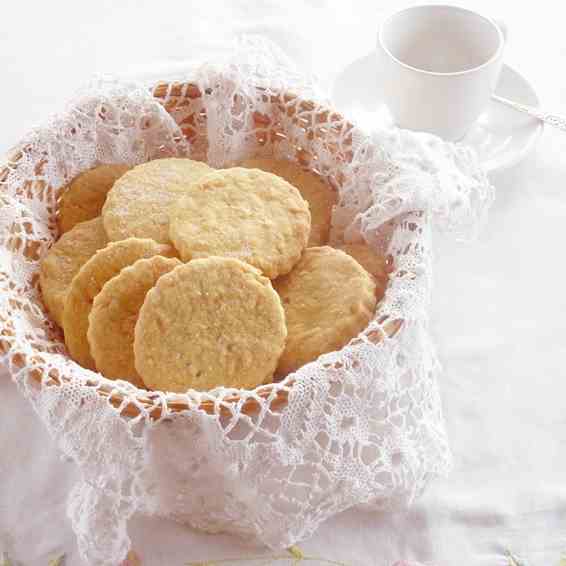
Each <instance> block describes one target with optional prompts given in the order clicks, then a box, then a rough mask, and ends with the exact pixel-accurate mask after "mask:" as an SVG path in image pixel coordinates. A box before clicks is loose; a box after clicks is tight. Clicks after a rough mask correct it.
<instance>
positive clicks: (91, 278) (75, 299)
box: [63, 238, 174, 369]
mask: <svg viewBox="0 0 566 566" xmlns="http://www.w3.org/2000/svg"><path fill="white" fill-rule="evenodd" d="M154 255H165V256H172V255H174V250H173V248H172V247H171V246H169V245H167V244H158V243H157V242H154V241H153V240H149V239H144V238H128V239H127V240H121V241H120V242H111V243H110V244H108V245H107V246H106V247H105V248H103V249H101V250H98V252H96V253H95V254H94V255H93V256H92V257H91V258H90V259H89V260H88V261H87V262H86V263H85V264H84V265H83V266H82V267H81V269H80V270H79V272H78V273H77V274H76V275H75V277H73V280H72V281H71V285H70V286H69V291H68V293H67V297H66V299H65V309H64V311H63V330H64V331H65V344H66V345H67V349H68V350H69V353H70V354H71V357H72V358H73V359H74V360H75V361H76V362H78V363H79V364H81V365H82V366H83V367H86V368H89V369H94V368H95V365H94V360H93V359H92V356H91V354H90V348H89V345H88V340H87V337H86V335H87V330H88V317H89V314H90V311H91V308H92V302H93V300H94V298H95V297H96V295H98V293H99V292H100V290H101V289H102V287H103V286H104V284H105V283H106V282H107V281H109V280H110V279H112V277H114V276H115V275H118V273H120V271H121V270H122V269H123V268H124V267H126V266H127V265H131V264H132V263H134V262H136V261H137V260H138V259H141V258H145V257H152V256H154Z"/></svg>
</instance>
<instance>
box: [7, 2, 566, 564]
mask: <svg viewBox="0 0 566 566" xmlns="http://www.w3.org/2000/svg"><path fill="white" fill-rule="evenodd" d="M404 4H405V3H401V2H391V1H389V2H381V3H379V11H382V10H383V9H388V8H392V7H401V6H403V5H404ZM561 4H563V3H561V2H556V1H554V0H539V1H538V2H536V3H535V2H514V3H512V4H511V3H510V2H507V1H506V0H490V1H488V0H484V1H477V2H469V3H467V5H468V6H472V7H478V8H480V9H483V10H485V11H486V12H489V13H491V14H493V15H497V16H503V17H504V18H505V19H506V21H507V23H508V26H509V29H510V39H509V43H508V49H507V61H508V62H509V63H510V64H511V65H513V66H514V67H515V68H517V69H518V70H520V71H521V72H522V73H524V74H525V76H527V77H528V78H529V79H530V80H531V81H532V82H533V84H534V85H535V87H536V89H537V90H538V92H539V95H540V97H541V99H542V101H543V104H544V105H545V106H548V107H549V108H552V109H554V110H555V111H561V112H562V113H563V114H566V77H565V74H564V68H565V67H566V42H565V41H564V30H563V25H564V24H563V21H564V16H565V15H566V10H565V9H564V7H561V6H560V5H561ZM353 5H355V7H353ZM55 6H57V7H55ZM378 17H379V16H378V3H376V2H369V1H367V2H356V3H350V2H341V3H338V2H331V1H330V0H326V1H324V0H321V1H316V0H311V1H309V2H306V1H305V2H285V3H281V2H277V1H276V0H270V1H263V2H260V1H257V2H256V1H254V2H250V1H248V2H244V1H237V2H217V1H213V0H207V1H206V2H198V3H197V2H193V1H176V0H169V1H168V2H149V1H143V2H141V1H134V0H127V1H121V2H113V1H111V0H98V1H97V2H90V1H75V2H60V3H57V5H56V4H55V3H50V2H40V1H38V0H37V1H36V0H34V1H29V0H28V1H27V2H9V3H7V4H6V5H4V6H3V10H2V26H1V28H2V31H1V32H0V72H1V74H0V76H1V77H2V85H3V88H2V94H1V96H2V120H1V124H2V127H1V129H0V150H5V149H8V148H9V147H10V146H11V145H12V144H14V143H15V142H17V140H18V139H19V138H20V137H21V136H22V134H23V133H24V132H26V131H27V130H28V129H29V128H30V127H31V126H32V125H34V124H35V123H37V122H40V121H41V120H42V119H43V118H44V117H45V116H47V115H49V114H50V113H51V112H53V111H54V110H56V109H58V108H60V107H61V104H62V103H63V101H64V99H65V98H66V97H68V95H69V93H71V92H72V91H73V90H74V89H76V88H77V87H78V86H79V85H81V84H82V83H83V82H85V80H87V79H88V78H89V77H90V76H91V75H92V74H93V73H94V72H118V71H119V72H122V71H129V72H135V71H136V69H140V70H141V69H146V68H148V67H151V66H152V65H159V64H163V63H171V62H172V63H178V62H179V61H180V60H182V59H184V58H186V57H191V56H192V55H194V54H195V53H197V52H199V53H203V52H205V51H206V50H207V49H211V48H213V47H214V45H215V44H217V43H218V42H219V41H221V40H224V39H226V38H227V37H229V36H231V35H232V34H233V33H238V32H258V33H264V34H266V35H268V36H269V37H271V38H272V39H273V40H275V41H276V42H278V43H279V44H280V45H281V46H282V47H283V48H284V49H286V50H287V51H288V53H289V54H290V55H291V56H292V57H294V58H295V59H296V60H297V61H298V62H299V64H300V65H302V66H303V68H304V69H306V70H308V71H313V72H315V73H316V74H317V75H318V76H319V77H320V78H321V80H322V82H323V83H324V84H326V85H330V84H331V82H332V80H333V78H334V77H335V76H336V73H337V72H338V71H339V69H340V68H341V67H343V66H344V65H345V64H347V63H348V62H349V61H350V60H351V59H352V58H354V57H356V56H359V55H362V54H364V53H366V52H368V51H369V50H370V49H371V48H372V46H373V43H374V38H375V29H376V26H377V21H378ZM565 155H566V136H565V135H564V134H561V133H559V132H555V131H546V132H545V134H544V136H543V138H542V140H541V142H540V143H539V145H538V147H537V149H536V150H535V152H534V153H533V154H531V155H530V157H529V158H528V159H527V160H526V161H524V162H523V163H522V164H521V165H519V166H517V167H516V168H514V169H512V170H510V171H506V172H504V173H501V174H499V175H496V176H494V178H493V181H494V183H495V185H496V187H497V202H496V204H495V206H494V208H493V210H492V212H491V215H490V219H489V223H488V225H487V227H486V228H485V231H484V233H483V234H482V236H481V238H480V240H479V241H478V242H476V243H474V244H471V245H467V246H463V245H458V244H455V243H453V242H451V241H450V240H449V239H445V240H442V241H441V240H440V239H439V240H438V242H437V244H438V247H437V261H436V287H435V292H434V304H433V315H432V330H433V333H434V335H435V338H436V341H437V344H438V346H439V353H440V357H441V360H442V362H443V365H444V372H443V375H442V377H441V384H440V386H441V391H442V397H443V404H444V411H445V415H446V421H447V427H448V431H449V434H450V438H451V443H452V447H453V451H454V459H455V469H454V471H453V473H452V475H451V476H450V477H449V478H447V479H444V480H438V481H435V482H434V483H433V484H432V485H431V486H430V488H429V489H428V491H427V493H426V494H425V496H424V497H423V498H422V499H421V500H420V501H419V502H418V503H417V504H416V505H415V506H414V507H413V508H412V509H411V510H409V511H408V512H403V513H399V514H395V515H389V514H381V515H377V514H374V513H363V512H359V511H356V512H354V511H349V512H346V513H344V514H342V515H341V516H339V517H337V518H335V519H333V520H331V521H329V522H328V523H326V524H324V525H323V526H322V527H321V528H320V530H319V531H318V532H317V533H316V535H315V536H314V537H313V538H312V539H311V540H310V541H306V542H305V543H303V544H301V545H300V547H301V549H302V550H303V552H304V553H305V554H308V555H317V556H323V557H326V558H329V559H333V560H339V561H343V562H345V563H347V564H348V565H351V566H354V565H355V566H358V565H359V566H362V565H363V566H370V565H376V566H377V565H379V566H382V565H383V566H389V565H391V564H392V563H393V562H395V561H396V560H399V559H414V560H418V561H420V562H424V563H427V564H436V565H438V566H455V565H456V564H458V565H473V566H479V565H486V566H487V565H490V566H497V565H501V566H503V565H507V564H511V563H510V562H509V558H508V555H507V551H508V550H509V551H511V552H512V553H513V555H514V556H515V557H516V558H518V559H519V560H522V561H523V562H524V564H529V565H531V566H537V565H540V566H551V565H555V564H556V565H557V564H558V563H559V560H560V556H561V553H562V552H566V411H565V410H564V408H565V405H566V362H565V359H566V316H565V315H566V293H564V285H565V283H564V281H565V276H566V268H565V267H564V259H563V257H564V249H563V245H564V244H563V243H564V231H565V229H566V191H565V189H564V186H565V180H566V159H565V157H564V156H565ZM75 474H76V470H75V469H74V466H73V464H72V463H68V462H63V461H61V459H60V458H59V456H58V454H57V453H56V451H55V449H54V447H53V446H52V444H51V441H50V439H49V438H48V436H47V435H46V433H45V432H44V430H43V428H42V426H41V424H40V422H39V421H38V418H37V417H36V416H35V414H34V413H33V412H32V410H31V408H30V407H29V406H28V405H27V404H26V403H25V402H24V401H23V400H22V399H21V398H20V395H19V394H18V392H17V391H16V388H15V386H14V385H13V383H12V382H11V381H10V379H9V376H8V375H7V373H6V372H5V371H4V372H2V373H0V552H1V551H6V552H8V553H9V554H10V556H12V558H13V559H14V561H16V560H17V561H19V562H18V563H21V564H22V565H25V566H28V565H29V566H40V565H41V566H46V565H47V563H48V560H49V559H50V558H52V557H53V556H55V555H58V554H60V553H62V552H65V553H66V554H67V565H68V566H75V565H77V566H78V565H80V564H81V562H80V560H79V558H78V556H77V551H76V544H75V541H74V537H73V534H72V531H71V528H70V524H69V521H68V519H67V517H66V514H65V499H66V496H67V493H68V491H69V489H70V486H71V485H72V483H73V481H74V478H75ZM130 532H131V536H132V539H133V543H134V547H135V549H136V551H137V553H138V554H139V556H140V557H141V559H142V563H143V564H144V565H155V566H180V565H181V564H185V563H186V562H189V561H198V560H201V561H204V560H211V559H213V558H221V557H243V556H251V555H257V554H261V552H262V551H261V550H258V549H251V548H249V547H248V546H246V544H245V543H244V542H242V541H240V540H237V539H235V538H232V537H229V536H210V535H203V534H197V533H194V532H192V531H190V530H189V529H187V528H185V527H182V526H179V525H176V524H174V523H172V522H168V521H164V520H161V519H159V520H158V519H151V518H142V517H139V518H135V519H134V520H132V521H131V527H130Z"/></svg>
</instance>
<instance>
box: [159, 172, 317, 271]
mask: <svg viewBox="0 0 566 566" xmlns="http://www.w3.org/2000/svg"><path fill="white" fill-rule="evenodd" d="M170 216H171V225H170V236H171V241H172V242H173V244H174V246H175V247H176V248H177V250H178V251H179V254H180V256H181V259H182V260H184V261H188V260H190V259H196V258H203V257H208V256H226V257H234V258H237V259H240V260H242V261H245V262H247V263H249V264H251V265H253V266H254V267H257V268H258V269H260V270H261V271H262V272H263V273H264V274H265V275H267V276H268V277H269V278H270V279H273V278H275V277H277V276H278V275H281V274H284V273H287V272H289V271H290V270H291V269H292V268H293V265H295V263H296V262H297V261H298V260H299V257H300V256H301V252H302V251H303V249H304V247H305V246H306V244H307V240H308V237H309V232H310V213H309V208H308V204H307V202H306V201H305V200H304V199H303V198H302V197H301V195H300V193H299V191H298V190H297V189H296V188H295V187H293V186H292V185H290V184H289V183H288V182H287V181H285V180H284V179H281V178H280V177H276V176H275V175H272V174H271V173H266V172H264V171H260V170H259V169H244V168H242V167H235V168H233V169H224V170H222V171H217V172H215V173H211V174H210V175H207V176H206V177H204V178H203V179H202V180H201V181H199V182H197V183H194V184H193V185H191V186H190V187H189V189H188V190H187V193H186V194H185V196H183V197H181V198H180V199H179V200H178V201H177V202H176V203H175V204H173V205H172V206H171V210H170Z"/></svg>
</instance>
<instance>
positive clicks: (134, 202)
mask: <svg viewBox="0 0 566 566" xmlns="http://www.w3.org/2000/svg"><path fill="white" fill-rule="evenodd" d="M211 171H213V169H211V168H210V167H209V166H208V165H206V164H205V163H201V162H199V161H192V160H191V159H185V158H176V157H172V158H167V159H156V160H154V161H149V162H148V163H143V164H142V165H138V166H137V167H134V168H133V169H131V170H130V171H128V172H127V173H126V174H125V175H123V176H122V177H121V178H120V179H119V180H118V181H116V183H114V186H113V187H112V189H111V190H110V192H109V193H108V196H107V197H106V202H105V204H104V207H103V208H102V217H103V219H104V228H105V229H106V233H107V234H108V238H109V239H110V240H123V239H125V238H129V237H132V236H134V237H137V238H151V239H152V240H155V241H156V242H158V243H161V244H167V243H169V214H168V209H169V206H170V205H171V204H172V203H173V202H174V201H175V200H177V199H178V198H179V197H180V196H181V195H183V194H184V193H185V191H186V190H187V188H188V187H189V186H190V185H191V184H192V183H194V182H195V181H198V180H199V179H200V178H201V177H202V176H203V175H206V174H207V173H210V172H211Z"/></svg>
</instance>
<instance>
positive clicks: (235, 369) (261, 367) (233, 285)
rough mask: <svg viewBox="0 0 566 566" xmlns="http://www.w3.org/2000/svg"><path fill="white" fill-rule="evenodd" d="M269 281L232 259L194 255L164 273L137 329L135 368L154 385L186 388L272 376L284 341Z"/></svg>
mask: <svg viewBox="0 0 566 566" xmlns="http://www.w3.org/2000/svg"><path fill="white" fill-rule="evenodd" d="M286 334H287V330H286V327H285V314H284V312H283V307H282V306H281V302H280V300H279V297H278V296H277V293H276V292H275V291H274V290H273V287H272V286H271V282H270V281H269V279H267V278H266V277H263V276H262V275H261V273H260V272H259V271H258V270H257V269H255V268H254V267H252V266H250V265H248V264H246V263H244V262H242V261H239V260H237V259H233V258H225V257H210V258H205V259H196V260H194V261H191V262H189V263H187V264H185V265H182V266H180V267H176V268H175V269H174V270H173V271H171V272H170V273H168V274H166V275H164V276H163V277H161V278H160V279H159V281H158V282H157V284H156V285H155V287H154V288H153V289H151V291H149V292H148V294H147V295H146V298H145V302H144V304H143V306H142V308H141V310H140V315H139V318H138V322H137V324H136V330H135V340H134V352H135V357H136V369H137V370H138V372H139V374H140V375H141V376H142V379H143V381H144V383H145V384H146V385H147V386H148V387H149V388H151V389H159V390H162V391H174V392H178V393H181V392H185V391H187V389H189V388H193V389H198V390H208V389H212V388H214V387H217V386H220V385H223V386H225V387H239V388H246V389H250V388H253V387H256V386H257V385H260V384H261V383H265V382H267V381H271V379H272V375H273V371H274V370H275V367H276V366H277V360H278V359H279V356H280V354H281V352H282V351H283V347H284V345H285V336H286Z"/></svg>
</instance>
